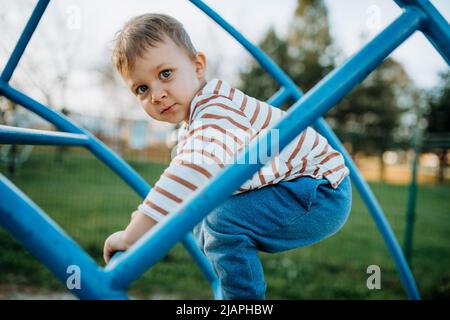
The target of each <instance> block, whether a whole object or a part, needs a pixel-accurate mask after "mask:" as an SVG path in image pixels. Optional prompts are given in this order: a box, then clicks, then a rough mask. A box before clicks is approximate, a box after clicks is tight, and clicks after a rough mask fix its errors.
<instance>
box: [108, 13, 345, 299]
mask: <svg viewBox="0 0 450 320" xmlns="http://www.w3.org/2000/svg"><path fill="white" fill-rule="evenodd" d="M113 61H114V63H115V66H116V68H117V70H118V71H119V72H120V74H121V75H122V77H123V79H124V81H125V82H126V84H127V86H128V87H129V88H130V90H131V91H132V92H133V94H135V96H136V97H137V99H138V101H139V102H140V104H141V105H142V107H143V108H144V110H145V111H146V113H147V114H148V115H149V116H150V117H152V118H154V119H156V120H160V121H165V122H169V123H174V124H179V123H182V127H181V129H180V131H179V143H178V147H177V155H176V156H175V158H174V159H173V160H172V161H171V163H170V166H169V167H168V168H167V169H166V170H165V171H164V173H163V174H162V176H161V177H160V179H159V180H158V182H157V183H156V184H155V186H154V188H153V189H152V190H151V191H150V192H149V194H148V196H147V197H146V199H145V200H144V202H143V203H142V204H141V205H140V206H139V207H138V210H137V211H135V212H133V214H132V218H131V221H130V223H129V225H128V226H127V228H126V229H125V230H123V231H119V232H116V233H114V234H112V235H111V236H109V237H108V239H107V240H106V241H105V246H104V258H105V261H106V262H108V261H109V259H110V258H111V256H112V254H113V253H114V252H115V251H121V250H126V249H127V248H129V247H130V246H131V245H132V244H133V243H134V242H136V240H138V239H139V238H140V237H141V236H142V235H143V234H144V233H145V232H146V231H148V230H149V229H150V228H152V227H153V226H154V225H155V224H156V223H158V221H161V220H162V219H164V218H165V217H166V216H167V215H168V214H170V212H173V210H174V209H175V208H176V207H177V206H178V205H180V204H181V203H182V201H183V200H184V199H186V198H187V197H188V196H189V195H190V194H191V193H192V192H194V191H195V190H196V189H197V188H200V187H201V186H204V185H205V184H206V183H207V182H208V180H209V178H211V177H212V176H213V175H215V174H216V173H217V172H218V171H220V170H221V169H222V168H223V167H224V165H225V164H227V163H228V161H230V160H231V159H233V157H234V156H235V155H236V153H237V152H238V151H240V150H241V149H242V148H244V147H245V144H247V143H248V142H249V141H250V140H252V139H254V138H257V137H258V135H259V134H261V133H262V132H263V131H264V130H266V129H267V128H270V126H272V125H273V124H274V123H276V122H277V121H278V120H279V119H280V118H281V117H282V116H283V115H284V113H285V112H284V111H282V110H279V109H277V108H274V107H272V106H270V105H268V104H266V103H264V102H262V101H258V100H256V99H255V98H252V97H249V96H247V95H245V94H244V93H242V92H241V91H239V90H237V89H234V88H231V87H230V86H229V85H228V84H227V83H226V82H224V81H222V80H217V79H213V80H211V81H209V82H207V81H206V80H205V69H206V57H205V55H204V54H203V53H201V52H197V51H196V50H195V49H194V47H193V45H192V43H191V41H190V38H189V36H188V35H187V33H186V32H185V30H184V29H183V27H182V25H181V24H180V23H179V22H178V21H177V20H175V19H173V18H172V17H169V16H167V15H160V14H144V15H141V16H138V17H135V18H133V19H132V20H130V21H129V22H128V23H127V24H126V25H125V26H124V28H123V30H121V31H120V32H119V33H118V35H117V37H116V46H115V49H114V52H113ZM347 176H348V169H347V167H346V166H345V164H344V161H343V157H342V156H341V154H340V153H339V152H336V151H335V150H333V148H332V147H331V146H330V145H329V144H328V142H327V141H326V139H325V138H323V137H322V136H320V135H319V134H318V133H317V132H316V131H315V130H313V129H312V128H307V129H305V130H304V131H303V132H302V133H301V134H300V135H299V136H298V137H296V139H294V140H293V141H292V142H291V143H290V144H289V145H288V146H287V147H286V148H285V149H284V150H282V152H280V154H279V155H277V156H276V157H274V159H272V160H271V161H269V162H268V163H267V164H266V165H265V166H264V167H263V168H262V169H261V170H260V171H258V172H257V173H256V174H255V175H254V176H253V177H252V179H250V180H248V181H246V182H245V183H244V184H243V185H242V186H241V187H240V188H239V189H238V190H237V191H236V192H235V193H234V194H233V196H231V197H230V198H229V199H228V200H227V201H225V202H224V203H223V204H222V205H220V206H219V207H218V208H216V209H215V210H214V211H212V212H211V213H210V214H209V215H207V216H206V217H205V218H204V219H203V220H202V222H201V223H199V224H198V225H197V226H196V227H195V229H194V236H195V238H196V241H197V243H198V244H199V246H200V248H201V249H202V251H203V252H204V253H205V254H206V256H207V257H208V259H209V260H210V261H211V263H212V265H213V267H214V269H215V271H216V273H217V275H218V277H219V279H220V282H221V286H222V289H223V292H224V297H225V298H226V299H264V297H265V290H266V284H265V281H264V275H263V270H262V266H261V262H260V260H259V258H258V251H260V250H261V251H264V252H280V251H284V250H289V249H293V248H297V247H302V246H306V245H310V244H312V243H316V242H318V241H320V240H322V239H324V238H326V237H329V236H330V235H332V234H334V233H335V232H337V230H339V229H340V228H341V227H342V226H343V224H344V223H345V221H346V219H347V217H348V214H349V211H350V207H351V187H350V181H349V178H348V177H347Z"/></svg>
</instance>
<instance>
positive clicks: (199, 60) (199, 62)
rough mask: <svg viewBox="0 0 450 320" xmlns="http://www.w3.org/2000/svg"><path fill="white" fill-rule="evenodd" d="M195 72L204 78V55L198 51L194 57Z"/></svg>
mask: <svg viewBox="0 0 450 320" xmlns="http://www.w3.org/2000/svg"><path fill="white" fill-rule="evenodd" d="M194 64H195V72H196V73H197V77H199V78H204V77H205V71H206V56H205V54H204V53H203V52H198V53H197V54H196V55H195V58H194Z"/></svg>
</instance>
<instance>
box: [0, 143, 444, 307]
mask: <svg viewBox="0 0 450 320" xmlns="http://www.w3.org/2000/svg"><path fill="white" fill-rule="evenodd" d="M53 151H54V149H53V148H44V147H39V148H35V150H34V151H33V153H32V157H31V158H30V160H29V161H27V162H26V163H25V164H24V165H23V166H22V167H21V168H19V169H18V170H17V172H16V174H15V175H14V177H10V176H8V174H7V173H6V171H7V170H6V166H5V165H2V166H1V167H0V170H1V172H2V173H3V174H5V175H6V176H8V177H9V178H10V179H11V180H12V181H13V182H14V183H15V184H16V185H17V186H18V187H19V188H20V189H21V190H22V191H24V192H25V193H26V194H27V195H28V196H29V197H30V198H31V199H33V201H34V202H36V203H37V204H38V205H39V206H40V207H41V208H42V209H44V211H45V212H46V213H47V214H48V215H49V216H50V217H52V218H53V219H54V220H55V221H56V222H57V223H58V224H59V225H61V226H62V227H63V229H64V230H66V231H67V233H68V234H69V235H70V236H72V237H73V238H74V239H75V240H76V241H77V242H78V243H79V244H80V245H81V246H82V247H83V248H84V249H85V250H87V251H88V253H89V254H90V255H91V256H92V257H93V258H94V259H95V260H96V261H97V262H98V263H99V264H101V265H103V262H102V259H101V255H102V252H101V251H102V246H103V241H104V239H105V238H106V237H107V236H108V235H109V234H110V233H112V232H114V231H117V230H119V229H123V227H124V226H126V224H127V223H128V221H129V217H130V213H131V212H132V211H133V210H134V209H135V208H136V206H137V205H138V204H139V201H140V199H139V197H138V196H137V195H136V194H135V193H134V192H133V191H132V190H131V189H130V188H129V187H128V186H126V185H125V184H124V183H123V182H122V181H121V180H120V179H119V178H118V177H117V176H115V175H114V174H113V173H112V172H111V171H110V170H109V169H107V168H106V167H105V166H104V165H103V164H101V163H100V162H99V161H97V160H95V159H94V157H93V156H91V155H89V154H87V153H86V152H84V151H83V150H79V149H71V151H70V152H68V153H67V154H66V156H65V158H64V163H63V165H62V166H58V165H56V164H55V163H54V161H53ZM129 163H130V164H131V165H132V166H133V167H134V168H135V169H136V170H137V171H138V172H139V173H140V174H141V175H142V176H143V177H144V178H145V179H146V180H147V181H148V182H149V183H150V184H151V185H153V183H154V182H155V181H156V180H157V179H158V177H159V175H160V174H161V173H162V171H163V170H164V169H165V167H166V165H163V164H155V163H144V162H133V161H130V162H129ZM371 187H372V189H373V191H374V193H375V195H376V197H377V199H378V200H379V202H380V204H381V206H382V208H383V209H384V211H385V214H386V217H387V219H388V220H389V222H390V223H391V226H392V228H393V230H394V233H395V234H396V236H397V238H398V239H399V242H400V243H402V242H403V233H404V221H405V210H406V199H407V187H405V186H397V185H387V184H371ZM449 214H450V186H449V185H445V186H431V185H427V186H420V188H419V193H418V198H417V218H416V228H415V231H414V252H413V261H412V266H413V273H414V276H415V277H416V280H417V283H418V286H419V289H420V291H421V294H422V296H423V298H426V299H436V298H450V271H449V270H450V269H449V266H450V241H449V240H450V215H449ZM0 248H1V253H0V285H2V284H3V285H11V284H14V285H16V286H19V287H21V286H23V287H35V288H40V289H42V290H60V291H64V290H65V288H64V286H63V285H62V284H60V283H59V282H58V281H57V280H56V278H54V277H53V275H52V274H51V273H50V272H49V271H48V270H47V269H46V268H45V267H44V266H42V265H41V264H40V263H39V262H38V261H37V260H36V259H35V258H33V257H32V256H31V255H30V254H29V253H28V252H27V251H26V250H24V249H23V248H22V247H21V246H20V245H19V244H18V243H17V242H16V241H15V240H14V239H13V238H12V237H11V236H10V235H9V234H8V233H6V232H5V231H4V230H3V229H0ZM261 259H262V261H263V265H264V269H265V275H266V281H267V283H268V291H267V297H268V298H269V299H283V298H285V299H317V298H323V299H404V298H405V294H404V291H403V287H402V284H401V282H400V280H399V276H398V273H397V272H396V269H395V266H394V264H393V262H392V261H391V259H390V256H389V254H388V252H387V250H386V247H385V246H384V244H383V240H382V239H381V236H380V235H379V233H378V232H377V229H376V227H375V225H374V222H373V221H372V219H371V218H370V215H369V214H368V211H367V209H366V208H365V205H364V204H363V203H362V201H361V199H360V198H359V195H357V193H356V192H354V198H353V206H352V212H351V215H350V218H349V220H348V222H347V224H346V225H345V226H344V228H343V229H342V230H341V231H340V232H338V233H337V234H336V235H334V236H333V237H331V238H329V239H327V240H325V241H323V242H321V243H318V244H316V245H313V246H310V247H307V248H302V249H296V250H291V251H287V252H284V253H280V254H261ZM372 264H376V265H379V266H380V268H381V272H382V274H381V286H382V288H381V290H368V289H367V287H366V280H367V277H368V276H369V275H368V274H367V273H366V269H367V267H368V266H369V265H372ZM130 293H131V294H132V295H134V296H137V297H140V298H146V297H150V296H152V295H155V294H164V295H170V296H172V297H176V298H186V299H200V298H205V299H209V298H211V297H212V296H211V291H210V288H209V285H208V283H207V282H206V280H205V279H204V278H203V276H202V274H201V273H200V271H199V269H198V268H197V267H196V266H195V263H194V262H193V260H192V259H191V257H190V256H189V255H188V254H187V252H186V251H185V250H184V248H183V247H182V246H181V245H177V246H176V247H175V248H173V249H172V250H171V251H170V253H169V254H168V255H167V256H166V257H165V258H164V259H163V260H162V261H160V262H159V263H157V264H156V265H155V266H154V267H153V268H151V269H150V270H149V271H147V272H146V273H145V274H144V275H143V276H142V277H141V278H140V279H139V280H138V281H136V282H135V283H134V284H132V286H131V287H130Z"/></svg>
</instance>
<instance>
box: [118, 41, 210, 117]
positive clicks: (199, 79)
mask: <svg viewBox="0 0 450 320" xmlns="http://www.w3.org/2000/svg"><path fill="white" fill-rule="evenodd" d="M205 67H206V58H205V56H204V55H203V54H202V53H198V54H197V55H196V57H195V58H194V59H192V58H191V57H189V56H188V54H187V53H186V51H185V50H184V49H182V48H180V47H179V46H178V45H177V44H175V42H173V41H172V40H171V39H169V38H167V37H166V38H165V40H164V41H163V42H161V43H159V44H158V46H157V47H154V48H148V49H147V50H146V52H145V54H144V55H143V57H137V58H136V61H135V64H134V67H133V70H131V71H130V72H129V74H128V75H124V76H123V78H124V80H125V82H126V84H127V85H128V87H129V88H130V89H131V91H132V92H133V94H134V95H136V97H137V99H138V100H139V102H140V104H141V105H142V107H143V108H144V110H145V112H147V114H148V115H149V116H150V117H152V118H153V119H155V120H159V121H164V122H169V123H174V124H176V123H180V122H181V121H183V120H184V121H188V120H189V114H190V104H191V101H192V99H193V98H194V95H195V94H196V93H197V91H198V90H199V89H200V88H201V86H202V85H203V84H204V82H205V79H204V71H205Z"/></svg>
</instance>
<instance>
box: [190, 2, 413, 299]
mask: <svg viewBox="0 0 450 320" xmlns="http://www.w3.org/2000/svg"><path fill="white" fill-rule="evenodd" d="M190 1H191V2H192V3H194V4H195V5H196V6H197V7H199V8H200V9H201V10H202V11H204V12H205V13H206V14H207V15H209V16H210V17H211V18H212V19H213V20H214V21H215V22H217V23H218V24H219V25H220V26H222V27H223V28H224V29H225V30H226V31H227V32H228V33H229V34H230V35H231V36H233V37H234V38H235V39H236V40H238V41H239V42H241V41H242V39H244V41H243V42H241V44H242V45H243V46H244V48H246V49H248V51H249V52H250V54H252V55H253V57H254V58H255V59H256V60H257V61H258V62H259V63H260V65H261V66H262V67H263V68H264V69H265V70H266V71H267V72H268V73H269V74H271V75H272V76H273V77H274V79H275V80H276V81H277V82H278V83H279V84H280V85H282V86H284V87H285V88H288V90H289V91H290V92H291V94H292V98H293V99H294V100H298V99H300V98H301V97H302V96H303V93H302V92H301V90H300V89H299V88H298V87H297V86H296V85H295V83H294V82H293V81H292V80H291V79H290V78H289V77H288V76H287V75H286V73H284V72H283V71H282V70H281V69H280V68H279V66H278V65H276V64H275V63H274V62H273V61H272V60H271V59H270V58H269V57H267V55H265V54H264V53H263V52H262V51H261V50H260V49H259V48H257V47H256V46H254V45H253V44H251V43H250V42H248V41H247V40H246V39H245V38H244V37H243V36H242V35H241V34H240V33H239V32H238V31H236V29H234V28H233V27H231V26H230V25H229V24H228V23H227V22H226V21H225V20H223V19H222V18H221V17H220V16H219V15H218V14H216V13H215V12H214V11H212V10H211V9H209V7H208V6H207V5H205V4H204V3H203V2H202V1H199V0H190ZM419 25H420V24H419ZM256 53H257V54H256ZM315 127H316V129H317V130H318V131H319V132H320V133H321V134H322V135H323V136H324V137H326V138H327V140H328V142H329V143H330V144H331V145H332V146H333V148H335V149H336V150H339V151H340V152H341V153H342V155H343V156H344V159H345V162H346V164H347V167H349V169H350V175H351V178H352V181H353V183H354V185H355V187H356V189H357V190H358V191H359V193H360V195H362V199H363V201H364V202H365V204H366V206H367V207H368V209H369V212H370V214H371V216H372V218H373V219H374V221H375V223H376V226H377V228H378V229H379V231H380V233H381V236H382V237H383V240H384V241H385V243H386V246H387V248H388V250H389V253H390V254H391V256H392V257H393V259H394V263H395V265H396V267H397V270H398V271H399V273H400V278H401V280H402V282H403V285H404V287H405V291H406V293H407V295H408V297H409V298H411V299H416V298H418V297H420V295H419V292H418V290H417V287H416V284H415V281H414V278H413V276H412V274H411V271H410V269H409V267H408V265H407V264H406V262H405V258H404V256H403V253H402V252H401V249H400V246H399V244H398V242H397V241H396V238H395V236H394V233H393V232H392V229H391V227H390V226H389V224H388V222H387V220H386V218H385V216H384V213H383V211H382V210H381V208H380V206H379V204H378V202H377V200H376V198H375V197H374V195H373V193H372V191H371V190H370V188H369V186H368V185H367V183H366V182H365V181H364V178H363V177H362V175H361V173H360V172H359V170H358V167H357V166H356V164H355V163H354V162H353V160H352V158H351V157H350V155H349V154H348V152H347V151H346V150H345V148H344V147H343V146H342V144H341V143H340V141H339V139H338V138H337V137H336V135H335V134H334V132H333V131H332V130H331V129H330V128H329V127H328V125H327V123H326V121H325V120H324V119H323V118H320V119H319V120H318V121H317V122H316V123H315Z"/></svg>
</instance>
